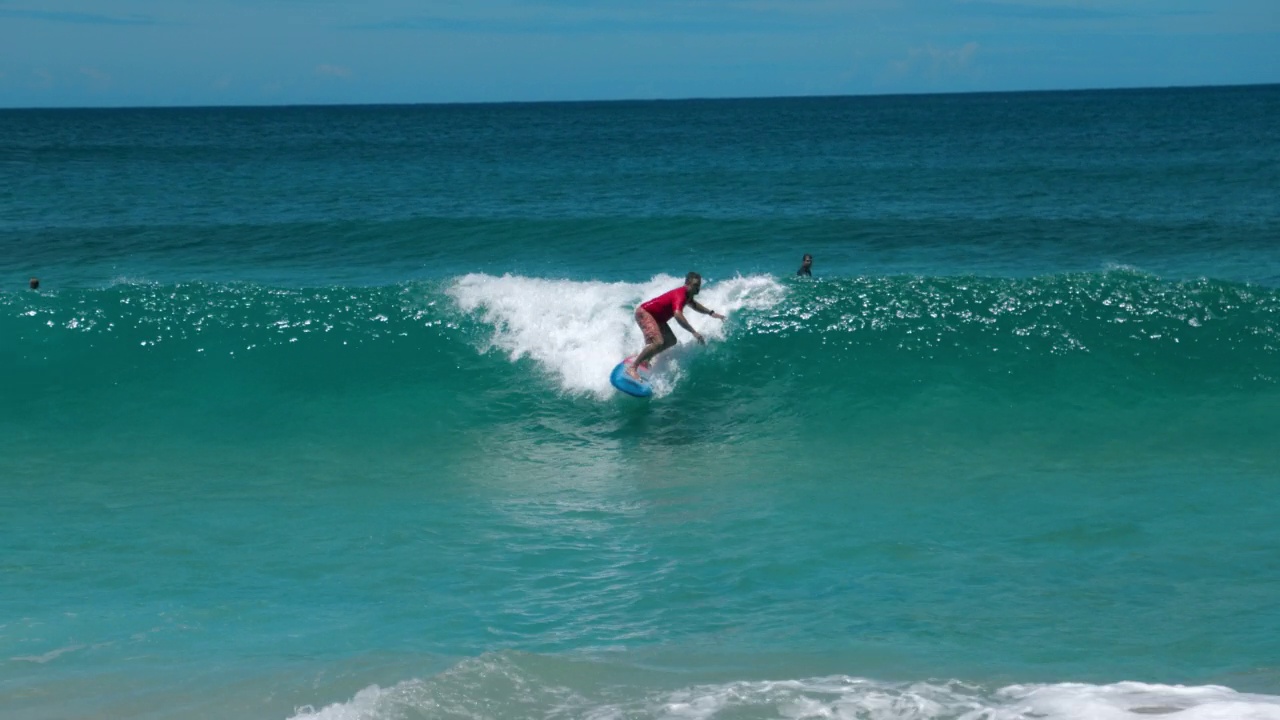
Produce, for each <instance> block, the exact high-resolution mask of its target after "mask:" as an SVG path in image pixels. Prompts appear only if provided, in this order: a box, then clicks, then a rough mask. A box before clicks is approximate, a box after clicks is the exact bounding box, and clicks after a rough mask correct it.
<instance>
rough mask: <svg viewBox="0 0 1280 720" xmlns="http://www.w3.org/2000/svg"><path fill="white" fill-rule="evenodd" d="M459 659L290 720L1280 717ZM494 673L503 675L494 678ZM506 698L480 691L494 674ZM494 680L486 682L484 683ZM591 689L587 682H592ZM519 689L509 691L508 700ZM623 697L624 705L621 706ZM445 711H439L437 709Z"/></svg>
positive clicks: (1154, 702)
mask: <svg viewBox="0 0 1280 720" xmlns="http://www.w3.org/2000/svg"><path fill="white" fill-rule="evenodd" d="M472 664H473V663H466V662H464V663H463V664H462V665H460V666H458V667H457V668H454V669H453V670H451V671H449V672H446V673H444V674H443V675H441V676H439V677H438V678H436V679H435V680H432V681H423V680H410V681H406V682H403V683H400V684H399V685H396V686H394V687H392V688H387V689H381V688H378V687H377V686H373V687H370V688H366V689H365V690H362V691H360V692H359V693H358V694H357V695H356V696H355V698H353V699H352V700H351V701H350V702H348V703H337V704H334V705H330V706H328V707H325V708H323V709H321V710H318V711H317V710H314V709H312V708H300V709H299V710H298V714H297V715H296V716H295V720H383V719H384V718H385V719H388V720H389V719H390V718H400V717H407V716H413V717H416V716H424V717H430V716H435V715H438V714H445V715H448V716H450V717H455V716H457V717H582V718H588V719H590V720H613V719H615V718H629V717H652V718H670V719H672V720H674V719H676V718H681V719H690V720H712V719H713V718H718V717H724V718H729V717H732V718H790V719H791V720H816V719H817V718H835V719H837V720H845V719H847V720H853V719H854V718H858V719H859V720H1033V719H1034V720H1086V719H1089V720H1141V719H1142V718H1151V717H1175V718H1178V720H1280V697H1277V696H1274V695H1257V694H1248V693H1239V692H1236V691H1234V690H1232V689H1230V688H1226V687H1221V686H1217V685H1201V686H1190V687H1184V686H1181V685H1155V684H1145V683H1137V682H1119V683H1115V684H1111V685H1088V684H1081V683H1057V684H1044V685H1013V686H1009V687H1005V688H1002V689H999V690H995V691H991V690H987V689H984V688H982V687H980V686H976V685H970V684H967V683H961V682H957V681H951V682H915V683H887V682H878V681H874V680H867V679H865V678H856V677H849V676H833V677H824V678H810V679H806V680H778V681H769V680H765V681H742V682H730V683H722V684H715V685H698V686H693V687H688V688H685V689H681V690H675V691H663V692H653V691H648V692H646V691H644V690H642V689H639V688H636V689H635V690H634V691H631V692H628V691H626V690H621V689H620V688H617V687H615V688H613V689H612V690H610V691H609V692H608V693H606V694H607V695H608V696H609V697H608V699H606V698H605V697H601V696H598V695H597V696H595V697H592V696H593V695H596V692H593V691H591V690H587V689H586V688H583V689H580V690H574V689H572V688H552V687H539V679H540V678H538V677H537V675H536V674H534V675H529V674H527V673H526V672H525V671H523V670H522V669H521V668H519V667H517V666H514V665H509V664H503V663H498V664H496V665H495V664H492V663H486V664H484V666H483V668H482V669H477V668H472V667H470V665H472ZM499 671H500V672H499ZM495 672H497V674H498V675H499V676H501V677H503V678H505V680H507V681H508V684H509V685H510V687H508V688H506V690H507V691H508V692H495V691H496V690H497V688H496V687H494V686H491V685H484V684H478V683H477V681H478V680H479V679H483V678H489V676H490V675H491V674H492V673H495ZM489 679H491V678H489ZM589 685H594V683H589ZM514 689H521V690H520V691H519V692H517V693H515V694H508V693H509V691H511V690H514ZM619 692H621V694H622V695H624V696H625V695H630V696H631V697H630V699H621V698H620V697H619ZM446 709H447V710H448V711H449V712H445V713H442V711H443V710H446Z"/></svg>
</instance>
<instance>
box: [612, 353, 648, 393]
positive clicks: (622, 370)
mask: <svg viewBox="0 0 1280 720" xmlns="http://www.w3.org/2000/svg"><path fill="white" fill-rule="evenodd" d="M630 360H631V358H627V359H626V360H623V361H622V362H620V363H618V364H617V366H615V367H614V368H613V372H612V373H610V374H609V382H611V383H613V386H614V387H616V388H618V389H619V390H621V391H622V392H624V393H626V394H628V395H633V396H635V397H642V398H644V397H649V396H650V395H653V388H652V387H651V386H650V385H649V383H647V382H636V381H635V380H632V379H631V376H630V375H628V374H627V363H628V362H629V361H630ZM646 370H648V368H647V367H641V368H640V377H642V378H643V377H644V375H645V371H646Z"/></svg>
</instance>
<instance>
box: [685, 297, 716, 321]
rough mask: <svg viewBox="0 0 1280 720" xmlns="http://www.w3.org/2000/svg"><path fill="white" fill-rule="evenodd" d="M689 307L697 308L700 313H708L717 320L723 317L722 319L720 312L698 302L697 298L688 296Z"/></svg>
mask: <svg viewBox="0 0 1280 720" xmlns="http://www.w3.org/2000/svg"><path fill="white" fill-rule="evenodd" d="M689 307H691V308H693V309H694V310H697V311H698V312H700V313H702V314H703V315H710V316H711V317H713V318H715V319H717V320H723V319H724V316H723V315H721V314H720V313H718V312H716V311H714V310H710V309H708V308H707V307H706V306H704V305H703V304H702V303H700V302H698V301H697V300H694V299H693V298H689Z"/></svg>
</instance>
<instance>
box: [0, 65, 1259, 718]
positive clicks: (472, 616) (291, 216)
mask: <svg viewBox="0 0 1280 720" xmlns="http://www.w3.org/2000/svg"><path fill="white" fill-rule="evenodd" d="M1278 110H1280V88H1276V87H1254V88H1222V89H1194V90H1160V91H1123V92H1086V93H1041V94H1005V95H969V96H935V97H929V96H921V97H903V98H826V99H789V100H742V101H714V102H713V101H707V102H656V103H600V104H532V105H509V106H503V105H496V106H443V107H431V106H423V107H370V108H278V109H202V110H114V111H87V110H86V111H58V112H53V111H22V112H3V113H0V179H3V182H0V247H3V248H4V252H3V253H0V278H3V279H4V280H3V282H4V285H5V287H6V288H8V289H7V290H4V291H2V292H0V390H2V391H3V392H2V396H3V402H0V489H2V490H3V492H2V493H0V548H3V549H4V551H3V553H0V710H3V713H2V714H3V715H4V717H6V718H9V717H14V718H80V717H83V718H90V717H93V718H97V717H103V718H107V717H109V718H119V717H141V718H177V717H207V718H248V717H252V718H281V719H284V718H313V717H315V718H326V719H328V718H370V719H378V720H381V719H390V718H415V717H423V718H441V717H448V718H453V717H458V718H462V717H471V718H476V717H479V718H530V717H541V718H599V719H603V718H690V717H696V718H735V719H736V718H775V717H784V718H819V717H840V718H873V719H881V718H966V719H967V720H977V719H978V718H982V719H984V720H996V719H1000V720H1004V719H1013V718H1099V717H1102V718H1126V717H1147V716H1150V715H1151V714H1165V715H1172V716H1174V717H1181V718H1239V717H1256V718H1277V717H1280V665H1277V661H1276V658H1277V657H1280V640H1277V638H1280V611H1277V609H1276V605H1275V601H1274V599H1275V598H1276V597H1277V593H1280V560H1277V558H1280V553H1277V550H1280V530H1278V529H1277V523H1276V511H1277V509H1280V503H1278V502H1277V500H1276V499H1275V492H1274V491H1275V486H1276V480H1277V478H1278V477H1280V454H1277V452H1276V448H1277V447H1280V250H1278V249H1277V248H1278V247H1280V246H1277V245H1276V243H1275V240H1276V238H1277V236H1278V233H1277V231H1278V230H1280V202H1277V200H1278V199H1280V198H1277V191H1276V188H1278V187H1280V130H1277V128H1276V126H1275V124H1274V122H1272V121H1271V120H1272V119H1273V118H1274V117H1275V115H1276V113H1277V111H1278ZM805 252H810V253H813V254H814V256H815V263H814V274H815V278H814V279H813V280H802V279H797V278H795V277H793V273H794V270H795V268H796V267H797V266H798V264H799V259H800V255H801V254H803V253H805ZM690 269H696V270H699V271H700V272H702V274H703V275H704V276H706V279H707V285H706V289H705V290H704V293H703V296H702V297H701V298H700V299H701V300H702V302H703V303H704V304H706V305H708V306H709V307H712V308H714V309H717V310H721V311H723V312H726V314H727V315H728V319H727V320H726V321H725V322H724V323H723V325H722V324H720V323H718V322H715V321H712V320H709V319H708V318H705V317H704V316H700V315H694V316H692V322H693V323H694V324H695V325H696V326H697V327H699V328H700V329H702V330H703V331H704V332H705V333H706V334H707V336H708V340H709V342H708V345H707V346H706V347H698V346H696V345H695V344H693V343H689V342H682V343H681V345H680V346H679V347H677V348H676V349H675V350H672V351H671V352H670V353H668V354H666V355H665V356H664V357H663V360H662V361H661V362H660V363H659V365H658V367H657V369H656V372H657V381H656V386H657V396H656V397H655V398H654V399H652V400H650V401H638V400H635V399H633V398H629V397H624V396H622V395H620V394H618V393H616V392H614V391H613V390H612V388H611V387H610V386H609V385H608V382H607V376H608V372H609V370H610V368H611V367H612V366H613V364H614V363H616V362H617V360H618V359H619V358H621V357H622V356H623V355H625V354H629V353H631V352H634V351H635V350H636V349H637V348H638V346H639V343H640V335H639V331H638V329H637V328H636V327H635V326H634V323H632V321H631V319H630V313H631V309H632V308H633V307H634V306H635V304H636V303H637V302H639V301H642V300H644V299H646V298H648V297H651V296H653V295H655V294H657V293H658V292H661V291H663V290H666V289H669V288H671V287H674V286H675V285H677V284H679V282H680V280H679V278H680V277H681V276H683V273H684V272H686V271H687V270H690ZM30 276H39V277H40V278H41V280H42V286H41V289H40V290H39V291H38V292H33V291H29V290H26V289H25V287H26V280H27V278H28V277H30ZM677 335H678V336H679V337H681V338H682V340H688V337H687V336H686V335H685V334H684V333H683V331H681V330H677Z"/></svg>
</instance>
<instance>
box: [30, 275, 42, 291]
mask: <svg viewBox="0 0 1280 720" xmlns="http://www.w3.org/2000/svg"><path fill="white" fill-rule="evenodd" d="M31 289H32V290H39V289H40V278H31Z"/></svg>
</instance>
